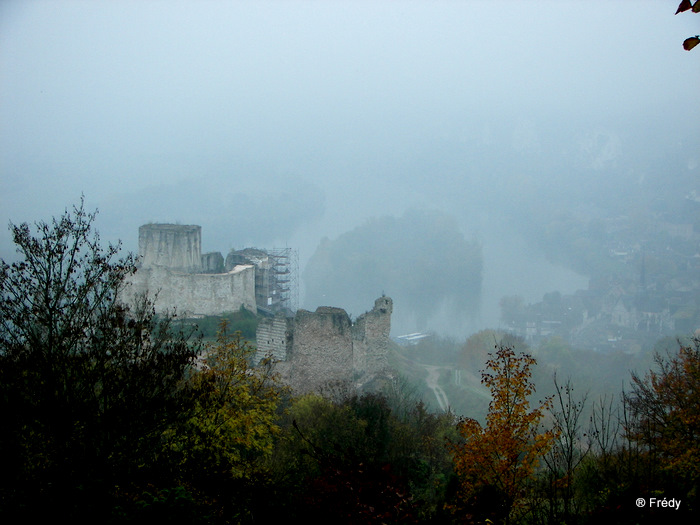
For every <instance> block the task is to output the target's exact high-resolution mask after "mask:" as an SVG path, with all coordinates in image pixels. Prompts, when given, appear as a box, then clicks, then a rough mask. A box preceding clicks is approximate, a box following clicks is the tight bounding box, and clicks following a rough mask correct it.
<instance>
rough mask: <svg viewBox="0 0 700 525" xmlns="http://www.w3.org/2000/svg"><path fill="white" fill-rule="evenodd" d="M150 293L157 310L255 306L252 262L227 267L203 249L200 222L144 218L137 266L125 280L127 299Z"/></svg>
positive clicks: (200, 311) (202, 311) (189, 312)
mask: <svg viewBox="0 0 700 525" xmlns="http://www.w3.org/2000/svg"><path fill="white" fill-rule="evenodd" d="M142 294H149V295H150V296H151V298H152V299H153V300H154V303H155V308H156V310H157V311H165V310H172V309H175V310H176V311H177V312H178V314H179V315H184V316H199V315H219V314H222V313H224V312H234V311H237V310H239V309H240V308H245V309H246V310H250V311H251V312H255V311H256V310H257V302H256V267H255V265H254V264H252V263H250V262H248V263H247V264H235V265H232V266H231V267H230V268H228V269H227V268H225V266H224V263H223V256H222V255H221V254H220V253H217V252H215V253H206V254H202V228H201V227H200V226H196V225H181V224H145V225H143V226H141V227H140V228H139V262H138V266H137V271H136V273H134V274H133V275H132V276H130V277H129V279H128V280H127V287H126V290H125V292H124V295H125V299H126V301H127V302H133V301H134V299H135V297H137V296H138V295H142Z"/></svg>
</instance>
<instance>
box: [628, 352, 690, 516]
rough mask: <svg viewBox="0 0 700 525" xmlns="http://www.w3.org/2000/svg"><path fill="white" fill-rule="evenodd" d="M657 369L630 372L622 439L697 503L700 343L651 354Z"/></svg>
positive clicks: (668, 484)
mask: <svg viewBox="0 0 700 525" xmlns="http://www.w3.org/2000/svg"><path fill="white" fill-rule="evenodd" d="M655 362H656V369H655V370H650V371H649V372H647V373H646V375H644V376H639V375H637V374H632V389H631V391H630V392H629V393H627V394H626V395H625V403H626V406H627V408H628V410H629V412H630V415H631V418H630V422H629V424H628V425H627V426H626V430H627V438H628V439H629V440H630V442H631V443H633V444H636V445H638V446H641V447H642V450H643V451H644V452H645V454H646V455H647V456H648V458H649V460H650V461H651V463H653V464H654V465H655V466H656V467H657V468H658V469H659V470H660V474H661V478H662V479H661V480H655V481H656V482H657V483H659V481H660V483H659V484H661V485H666V487H667V490H668V489H670V488H671V487H672V488H673V490H674V491H675V492H676V494H679V493H680V492H682V493H684V494H683V496H684V497H685V499H686V500H690V501H693V503H694V504H695V505H697V504H698V502H699V501H698V497H699V496H698V495H699V494H700V404H698V399H700V339H695V340H694V342H693V343H692V344H691V345H687V346H686V345H681V346H680V349H679V351H678V353H677V354H676V355H667V356H662V355H661V354H657V355H656V356H655ZM691 498H692V499H691Z"/></svg>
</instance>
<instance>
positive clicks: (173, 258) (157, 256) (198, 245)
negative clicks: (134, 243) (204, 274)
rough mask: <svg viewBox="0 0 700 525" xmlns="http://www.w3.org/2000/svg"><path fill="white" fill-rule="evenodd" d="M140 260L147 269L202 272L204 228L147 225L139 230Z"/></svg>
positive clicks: (177, 225) (176, 225) (178, 225)
mask: <svg viewBox="0 0 700 525" xmlns="http://www.w3.org/2000/svg"><path fill="white" fill-rule="evenodd" d="M139 257H140V261H141V265H142V266H143V267H145V268H149V267H152V266H163V267H165V268H169V269H170V270H175V271H179V272H186V273H196V272H199V271H201V269H202V227H201V226H195V225H181V224H145V225H143V226H141V227H140V228H139Z"/></svg>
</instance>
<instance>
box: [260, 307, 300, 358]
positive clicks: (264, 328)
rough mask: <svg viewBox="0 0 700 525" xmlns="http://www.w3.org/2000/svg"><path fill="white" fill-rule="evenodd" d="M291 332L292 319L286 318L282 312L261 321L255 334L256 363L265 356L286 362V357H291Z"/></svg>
mask: <svg viewBox="0 0 700 525" xmlns="http://www.w3.org/2000/svg"><path fill="white" fill-rule="evenodd" d="M293 332H294V330H293V318H292V317H287V316H286V315H285V314H284V312H279V313H278V314H277V315H275V316H274V317H267V318H264V319H261V320H260V322H259V323H258V329H257V332H256V334H255V339H256V341H257V352H256V354H255V359H256V361H257V362H259V361H260V360H261V359H262V358H264V357H267V356H272V357H273V358H274V359H275V360H277V361H286V360H287V355H291V350H292V341H293Z"/></svg>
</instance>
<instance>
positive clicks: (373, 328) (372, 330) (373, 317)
mask: <svg viewBox="0 0 700 525" xmlns="http://www.w3.org/2000/svg"><path fill="white" fill-rule="evenodd" d="M392 311H393V302H392V300H391V298H389V297H386V296H382V297H380V298H379V299H377V300H376V301H374V308H372V310H370V311H369V312H367V313H365V314H362V315H361V316H360V317H358V318H357V320H356V321H355V324H354V325H353V327H352V343H353V359H354V368H355V371H356V372H357V373H358V374H359V375H376V374H381V373H383V372H384V371H386V370H388V368H389V362H388V359H387V355H388V353H389V333H390V332H391V313H392Z"/></svg>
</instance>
